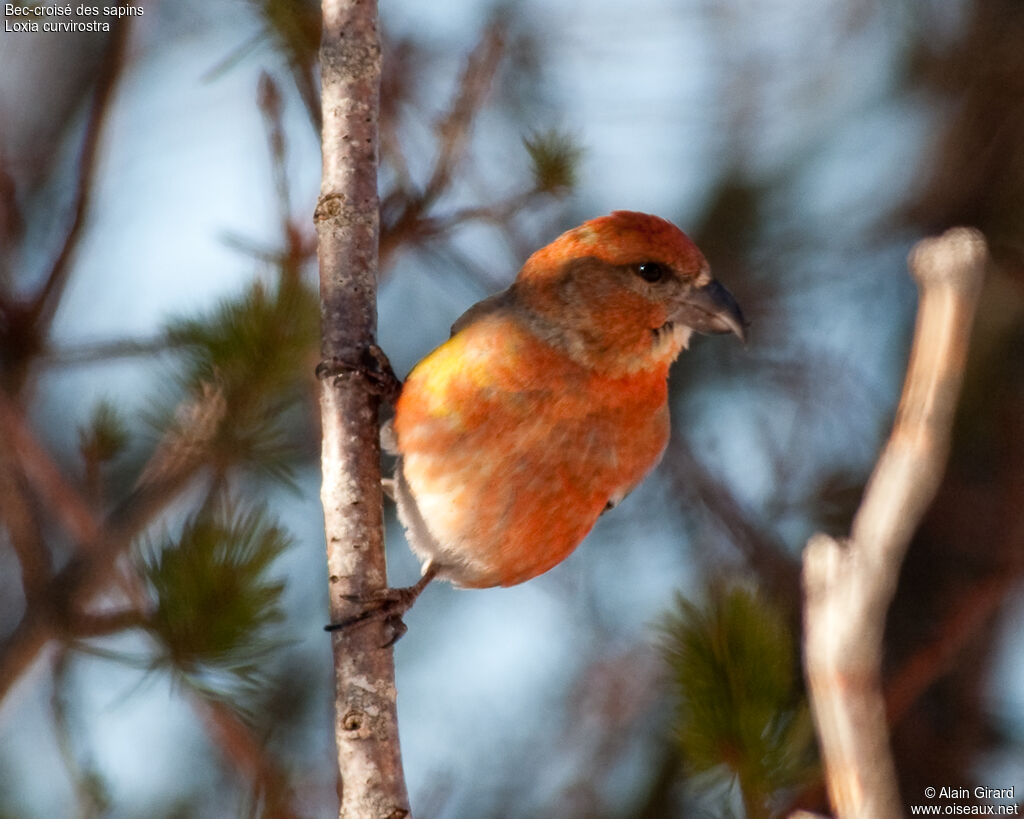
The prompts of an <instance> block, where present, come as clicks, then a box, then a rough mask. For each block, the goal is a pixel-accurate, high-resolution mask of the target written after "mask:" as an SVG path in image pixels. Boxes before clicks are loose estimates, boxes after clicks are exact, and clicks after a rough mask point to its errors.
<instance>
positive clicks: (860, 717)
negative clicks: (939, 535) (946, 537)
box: [803, 228, 986, 819]
mask: <svg viewBox="0 0 1024 819" xmlns="http://www.w3.org/2000/svg"><path fill="white" fill-rule="evenodd" d="M985 262H986V249H985V240H984V239H983V237H982V236H981V234H979V233H978V232H976V231H973V230H968V229H965V228H955V229H953V230H950V231H947V232H946V233H945V234H943V235H942V236H941V237H939V238H935V239H927V240H924V241H922V242H920V243H918V245H917V246H916V247H915V248H914V250H913V252H912V253H911V255H910V268H911V272H912V273H913V275H914V278H915V279H916V280H917V285H918V289H919V292H920V306H919V308H918V314H917V326H916V328H915V332H914V342H913V347H912V349H911V354H910V364H909V366H908V369H907V376H906V380H905V382H904V386H903V395H902V397H901V399H900V404H899V407H898V409H897V412H896V421H895V424H894V425H893V430H892V433H891V434H890V436H889V441H888V443H887V444H886V446H885V449H884V450H883V451H882V454H881V456H880V457H879V459H878V463H877V464H876V466H875V470H874V473H873V474H872V476H871V479H870V481H869V482H868V486H867V489H866V490H865V494H864V499H863V501H862V502H861V505H860V509H859V510H858V512H857V515H856V517H855V518H854V521H853V530H852V532H851V535H850V538H849V539H848V540H845V541H842V540H836V539H834V538H831V537H828V536H826V535H822V534H818V535H815V536H814V537H812V538H811V540H810V542H809V543H808V544H807V549H806V550H805V552H804V573H803V580H804V592H805V597H806V603H805V610H804V639H805V664H806V670H807V679H808V683H809V685H810V694H811V704H812V709H813V712H814V718H815V722H816V725H817V729H818V736H819V739H820V741H821V749H822V753H823V756H824V762H825V769H826V782H827V785H828V791H829V797H830V799H831V801H832V806H833V809H834V810H835V811H836V814H837V816H839V817H841V819H845V817H895V816H900V815H902V813H903V810H902V805H901V802H900V797H899V792H898V789H897V785H896V774H895V770H894V767H893V762H892V755H891V753H890V750H889V732H888V727H887V719H886V709H885V700H884V698H883V694H882V684H881V658H882V637H883V634H884V630H885V616H886V611H887V609H888V607H889V603H890V602H891V600H892V597H893V594H894V593H895V590H896V582H897V579H898V577H899V571H900V565H901V564H902V562H903V557H904V555H905V554H906V551H907V547H908V545H909V543H910V539H911V536H912V535H913V533H914V530H915V529H916V528H917V525H918V523H919V522H920V520H921V517H922V515H923V514H924V512H925V511H926V509H927V507H928V505H929V504H930V503H931V500H932V498H933V497H934V495H935V491H936V489H937V488H938V485H939V481H940V480H941V477H942V473H943V470H944V467H945V463H946V456H947V453H948V450H949V437H950V429H951V427H952V424H953V414H954V411H955V409H956V404H957V398H958V396H959V393H960V384H961V381H962V379H963V371H964V365H965V362H966V358H967V346H968V341H969V338H970V330H971V324H972V321H973V318H974V312H975V308H976V305H977V298H978V292H979V290H980V288H981V282H982V278H983V275H984V268H985Z"/></svg>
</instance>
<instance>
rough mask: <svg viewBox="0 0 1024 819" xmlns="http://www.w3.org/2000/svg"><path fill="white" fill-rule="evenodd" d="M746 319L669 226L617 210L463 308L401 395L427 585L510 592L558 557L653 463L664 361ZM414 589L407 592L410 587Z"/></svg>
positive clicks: (405, 509) (408, 498)
mask: <svg viewBox="0 0 1024 819" xmlns="http://www.w3.org/2000/svg"><path fill="white" fill-rule="evenodd" d="M744 326H745V323H744V320H743V315H742V313H741V312H740V309H739V307H738V306H737V304H736V302H735V300H734V299H733V297H732V296H731V295H730V294H729V292H728V291H727V290H726V289H725V288H724V287H722V285H720V284H719V283H718V282H717V281H715V280H714V279H713V278H712V277H711V273H710V268H709V266H708V263H707V261H706V260H705V259H704V256H703V255H702V254H701V252H700V250H698V249H697V246H696V245H694V243H693V242H692V241H690V239H689V238H688V237H687V236H686V235H685V234H684V233H683V232H682V231H681V230H679V229H678V228H677V227H675V226H674V225H672V224H671V223H669V222H667V221H665V220H664V219H660V218H658V217H657V216H650V215H647V214H643V213H632V212H628V211H616V212H614V213H612V214H611V215H610V216H604V217H601V218H599V219H593V220H591V221H589V222H586V223H585V224H583V225H581V226H579V227H577V228H574V229H572V230H570V231H568V232H566V233H563V234H562V235H561V236H559V237H558V238H557V239H556V240H555V241H554V242H552V243H551V244H550V245H548V246H547V247H544V248H542V249H541V250H538V251H537V252H536V253H534V254H533V255H532V256H530V258H529V259H528V260H527V261H526V264H525V265H524V266H523V268H522V270H521V271H520V272H519V275H518V277H517V278H516V280H515V282H514V283H513V284H512V286H511V287H509V288H508V290H505V291H504V292H501V293H498V294H496V295H494V296H491V297H490V298H487V299H484V300H483V301H482V302H480V303H479V304H476V305H474V306H473V307H471V308H470V309H469V310H468V311H467V312H466V313H465V315H463V316H462V317H461V318H460V319H459V320H458V321H457V322H455V325H454V326H453V327H452V336H451V338H450V339H448V341H446V342H445V343H444V344H442V345H441V346H440V347H438V348H437V349H436V350H434V351H433V352H432V353H430V355H428V356H427V357H426V358H424V359H423V360H422V361H421V362H420V363H419V364H417V365H416V367H415V368H414V369H413V371H412V372H411V373H410V374H409V377H408V378H407V380H406V381H405V384H404V386H403V387H402V391H401V395H400V396H399V398H398V401H397V405H396V410H395V419H394V431H395V436H396V442H397V450H398V454H399V458H398V464H397V468H396V473H395V487H394V488H395V496H396V500H397V503H398V513H399V516H400V518H401V521H402V523H403V525H404V526H405V527H406V530H407V532H408V537H409V542H410V545H411V547H412V549H413V551H415V552H416V554H417V555H418V556H419V557H420V558H421V559H422V560H423V561H424V579H423V580H422V581H421V582H420V583H419V584H417V586H416V587H413V588H414V589H415V591H416V592H417V593H418V591H419V589H420V588H422V586H423V585H425V583H426V582H427V581H429V579H430V578H431V577H434V576H437V577H441V578H445V579H447V580H450V581H451V582H453V583H455V584H456V585H459V586H469V587H487V586H499V585H500V586H511V585H515V584H516V583H522V582H523V581H525V580H529V579H530V578H532V577H536V576H537V575H539V574H541V573H542V572H545V571H547V570H548V569H550V568H551V567H552V566H554V565H556V564H557V563H559V562H561V561H562V560H564V559H565V558H566V557H567V556H568V555H569V554H570V553H571V552H572V551H573V550H574V549H575V548H576V546H578V545H579V543H580V541H582V540H583V538H584V537H585V536H586V535H587V533H588V532H589V531H590V530H591V528H592V527H593V525H594V523H595V521H596V520H597V518H598V516H600V515H601V514H602V512H604V511H605V510H606V509H609V508H611V507H613V506H614V505H615V504H617V503H618V502H619V501H620V500H622V498H623V497H625V496H626V495H627V494H628V493H629V492H630V491H631V490H632V489H633V488H634V487H635V486H636V485H637V484H638V483H640V481H641V480H643V478H644V476H645V475H647V473H648V472H650V471H651V469H653V467H654V466H655V465H656V464H657V463H658V461H659V459H660V458H661V455H662V452H663V451H664V449H665V445H666V443H667V442H668V436H669V410H668V403H667V399H668V384H667V379H668V371H669V365H670V364H671V363H672V362H673V361H674V360H675V359H676V357H677V356H678V355H679V353H680V352H681V351H682V350H683V349H685V348H686V346H687V344H688V342H689V339H690V336H691V334H692V333H693V331H696V332H698V333H735V334H736V335H737V336H739V337H740V339H743V338H744ZM410 591H412V590H410Z"/></svg>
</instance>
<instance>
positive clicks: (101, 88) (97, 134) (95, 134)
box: [29, 17, 131, 337]
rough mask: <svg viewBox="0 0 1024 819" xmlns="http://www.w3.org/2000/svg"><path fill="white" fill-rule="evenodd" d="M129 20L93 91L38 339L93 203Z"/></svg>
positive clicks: (35, 317)
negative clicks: (98, 159) (68, 219)
mask: <svg viewBox="0 0 1024 819" xmlns="http://www.w3.org/2000/svg"><path fill="white" fill-rule="evenodd" d="M129 20H131V18H130V17H125V18H123V19H120V20H118V21H117V23H116V24H115V25H114V26H113V33H112V35H111V43H110V46H109V47H108V49H107V53H106V54H105V55H104V58H103V63H102V65H101V66H100V71H99V74H98V76H97V78H96V90H95V91H94V92H93V98H92V105H91V107H90V108H89V118H88V121H87V122H86V125H85V136H84V137H83V139H82V147H81V150H80V152H79V156H78V180H77V183H76V185H75V196H74V203H73V205H72V212H71V222H70V224H69V225H68V229H67V233H65V235H64V241H63V243H62V245H61V248H60V250H59V251H58V252H57V255H56V257H55V258H54V260H53V264H52V265H51V266H50V270H49V272H48V273H47V276H46V279H45V281H44V282H43V286H42V287H41V288H40V290H39V292H38V293H37V294H36V296H35V298H34V299H33V301H32V304H31V306H30V308H29V313H30V315H31V317H32V321H33V324H35V325H37V327H36V334H37V337H42V336H43V335H44V332H43V327H44V326H46V325H48V324H49V322H50V320H51V319H52V318H53V315H54V313H56V311H57V305H58V304H59V302H60V297H61V295H62V293H63V290H64V285H65V284H66V283H67V278H68V271H69V269H70V263H71V258H72V256H73V255H74V252H75V249H76V248H77V247H78V240H79V237H80V236H81V233H82V228H83V226H84V225H85V219H86V216H87V214H88V212H89V206H90V205H91V203H92V191H93V186H94V185H93V175H94V173H95V170H96V157H97V155H98V153H99V145H100V140H101V137H102V135H103V127H104V125H105V123H106V120H107V114H108V112H109V110H110V103H111V100H112V99H113V96H114V88H115V87H116V85H117V80H118V78H119V77H120V75H121V68H122V66H123V63H124V54H125V51H126V47H127V42H128V32H129V28H130V26H129V22H128V21H129Z"/></svg>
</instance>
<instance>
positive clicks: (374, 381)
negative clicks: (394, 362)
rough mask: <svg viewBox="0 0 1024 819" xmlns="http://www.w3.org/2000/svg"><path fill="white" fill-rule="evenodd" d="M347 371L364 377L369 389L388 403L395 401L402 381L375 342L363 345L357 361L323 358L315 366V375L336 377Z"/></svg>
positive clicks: (400, 389)
mask: <svg viewBox="0 0 1024 819" xmlns="http://www.w3.org/2000/svg"><path fill="white" fill-rule="evenodd" d="M349 373H359V374H360V375H362V376H363V378H365V379H366V382H367V384H369V386H370V389H371V390H373V392H374V393H376V394H377V395H379V396H380V397H381V398H383V399H384V400H385V401H387V402H388V403H390V404H393V403H394V402H395V399H397V398H398V394H399V393H400V392H401V391H402V382H401V381H399V380H398V376H397V375H395V371H394V369H392V367H391V362H390V361H388V357H387V355H385V353H384V351H383V350H382V349H381V348H380V347H379V346H377V345H376V344H370V345H369V346H367V347H364V348H363V350H362V351H361V352H360V355H359V361H351V360H348V359H344V358H339V357H333V358H325V359H324V360H323V361H321V362H320V363H319V364H318V365H317V367H316V377H317V378H319V379H324V378H337V377H340V376H343V375H347V374H349Z"/></svg>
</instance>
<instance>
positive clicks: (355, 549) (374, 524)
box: [315, 0, 409, 819]
mask: <svg viewBox="0 0 1024 819" xmlns="http://www.w3.org/2000/svg"><path fill="white" fill-rule="evenodd" d="M323 16H324V25H323V39H322V41H321V46H320V65H321V81H322V89H323V90H322V111H323V184H322V187H321V192H320V200H319V202H318V204H317V209H316V214H315V221H316V228H317V236H318V241H319V258H320V296H321V325H322V330H321V332H322V337H321V354H322V356H323V361H324V363H323V366H322V367H321V370H320V372H321V381H320V385H321V387H320V407H321V415H322V420H323V449H322V461H323V487H322V491H321V500H322V502H323V508H324V524H325V530H326V536H327V567H328V575H329V584H330V586H329V588H330V616H331V620H332V622H338V621H341V620H345V619H347V618H349V617H352V616H354V615H355V614H358V613H359V610H360V608H361V605H362V604H361V603H360V602H359V601H360V600H366V599H368V598H370V597H372V595H373V594H374V593H375V592H380V591H381V590H383V589H384V588H386V586H387V577H386V566H385V558H384V537H383V521H382V511H381V486H380V444H379V436H378V420H377V409H378V404H379V401H380V399H379V397H378V395H377V393H376V392H375V389H374V383H373V381H372V379H371V378H370V375H369V369H368V368H372V366H373V359H372V356H370V354H369V351H370V350H371V349H372V345H373V344H374V336H375V332H376V321H377V319H376V315H377V302H376V271H377V260H378V230H379V225H378V221H379V220H378V200H377V152H378V136H377V134H378V119H379V109H380V38H379V35H378V31H377V7H376V3H375V2H374V0H324V2H323ZM385 628H386V626H385V624H384V623H383V622H382V621H380V620H370V621H368V622H366V623H363V624H360V625H358V626H356V627H354V628H350V629H345V630H342V631H338V632H335V633H334V636H333V638H332V639H333V641H334V642H333V650H334V674H335V708H336V713H335V737H336V741H337V750H338V772H339V777H340V778H339V791H340V793H339V796H340V810H339V816H341V817H344V818H345V819H355V817H359V818H360V819H371V818H372V819H400V818H401V817H404V816H408V815H409V803H408V796H407V794H406V788H405V781H404V778H403V774H402V766H401V754H400V750H399V744H398V726H397V715H396V709H395V684H394V678H395V677H394V671H395V669H394V657H393V653H392V651H391V649H390V648H385V647H384V646H385V644H386V643H387V639H388V637H387V635H386V634H385Z"/></svg>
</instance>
